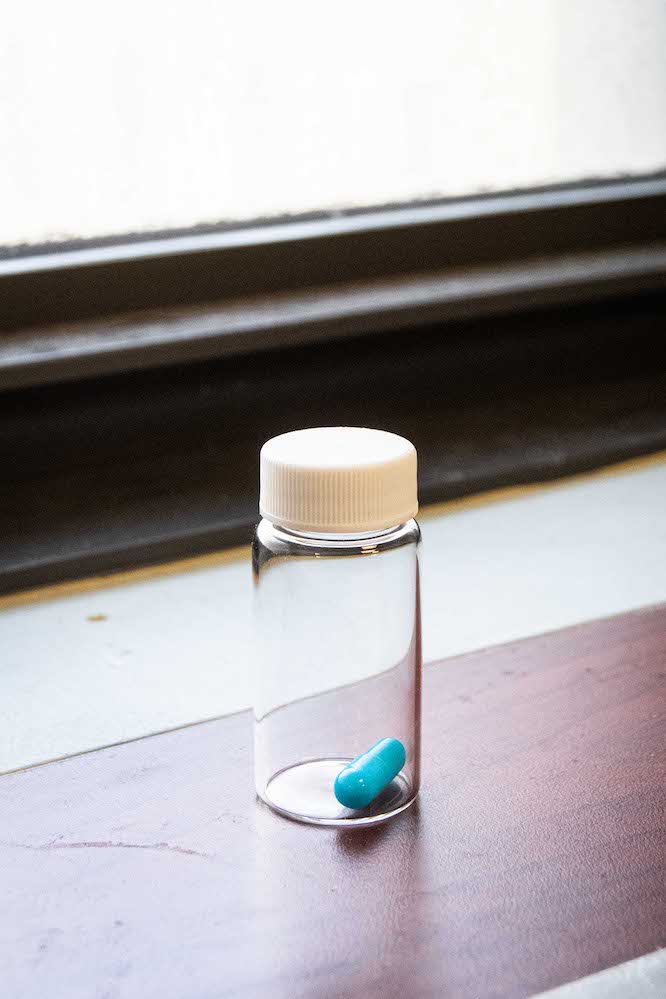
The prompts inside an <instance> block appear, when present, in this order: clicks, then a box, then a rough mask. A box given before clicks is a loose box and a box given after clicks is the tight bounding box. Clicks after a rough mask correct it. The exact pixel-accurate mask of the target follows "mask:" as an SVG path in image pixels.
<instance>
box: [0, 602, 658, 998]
mask: <svg viewBox="0 0 666 999" xmlns="http://www.w3.org/2000/svg"><path fill="white" fill-rule="evenodd" d="M430 612H432V611H430ZM183 682H184V683H186V682H187V666H186V664H183ZM423 706H424V719H423V720H424V785H423V791H422V794H421V797H420V800H419V802H418V805H417V806H416V807H414V808H413V809H411V810H409V811H407V812H406V813H404V814H403V815H401V816H399V817H398V818H397V819H395V820H393V821H392V822H391V823H389V824H387V825H386V826H383V827H376V828H374V829H370V830H364V831H360V830H354V831H349V830H345V831H342V832H339V831H335V830H330V829H318V828H313V827H307V826H301V825H298V824H295V823H290V822H288V821H286V820H284V819H281V818H279V817H278V816H275V815H273V814H272V813H271V812H270V811H269V809H267V808H266V807H265V806H263V805H260V804H258V803H257V802H256V801H255V799H254V795H253V790H252V780H251V772H250V766H251V760H250V734H251V733H250V719H249V716H248V715H247V714H240V715H236V716H233V717H231V718H227V719H222V720H219V721H215V722H208V723H205V724H201V725H196V726H193V727H191V728H187V729H182V730H180V731H176V732H172V733H168V734H166V735H161V736H154V737H152V738H147V739H143V740H141V741H138V742H135V743H131V744H127V745H124V746H119V747H116V748H112V749H107V750H103V751H99V752H96V753H92V754H89V755H87V756H80V757H77V758H74V759H70V760H64V761H62V762H59V763H52V764H49V765H47V766H43V767H38V768H35V769H32V770H27V771H23V772H20V773H16V774H13V775H9V776H6V777H4V778H2V779H0V809H1V814H2V829H1V831H0V840H1V841H2V845H1V846H0V883H1V885H2V896H3V905H2V911H1V914H0V927H1V931H2V932H1V938H2V942H1V943H0V982H1V983H2V994H3V995H5V996H7V997H12V999H27V997H39V999H43V997H47V996H48V997H49V999H59V997H67V999H79V997H80V999H84V997H85V999H91V997H95V999H97V997H99V999H102V997H105V999H130V997H131V999H134V997H137V999H138V997H140V999H151V997H156V999H157V997H160V999H172V997H173V999H213V997H216V999H221V997H236V996H238V997H250V999H254V997H257V999H258V997H262V999H263V997H267V999H306V997H308V999H309V997H352V996H353V997H368V999H372V997H380V996H381V997H383V999H391V997H395V999H407V997H409V999H418V997H447V996H451V997H474V999H476V997H495V996H496V997H524V996H529V995H532V994H534V993H536V992H539V991H541V990H544V989H546V988H550V987H553V986H556V985H558V984H561V983H563V982H566V981H571V980H574V979H577V978H579V977H581V976H583V975H586V974H590V973H592V972H595V971H598V970H600V969H602V968H605V967H609V966H611V965H614V964H617V963H619V962H621V961H625V960H628V959H630V958H633V957H636V956H638V955H640V954H644V953H646V952H648V951H650V950H652V949H654V948H656V947H658V946H661V945H664V944H665V943H666V889H665V886H664V885H665V877H664V875H665V874H666V790H665V788H666V780H665V778H666V767H665V762H666V760H665V750H664V740H665V736H666V608H665V607H662V608H653V609H649V610H645V611H642V612H635V613H631V614H627V615H623V616H621V617H618V618H614V619H610V620H607V621H600V622H595V623H592V624H588V625H583V626H579V627H576V628H572V629H568V630H566V631H562V632H557V633H554V634H551V635H546V636H543V637H540V638H536V639H528V640H526V641H523V642H518V643H515V644H513V645H507V646H503V647H500V648H495V649H489V650H487V651H483V652H479V653H474V654H471V655H467V656H463V657H460V658H458V659H453V660H449V661H448V662H445V663H442V664H439V665H436V666H431V667H429V668H427V669H426V671H425V677H424V705H423Z"/></svg>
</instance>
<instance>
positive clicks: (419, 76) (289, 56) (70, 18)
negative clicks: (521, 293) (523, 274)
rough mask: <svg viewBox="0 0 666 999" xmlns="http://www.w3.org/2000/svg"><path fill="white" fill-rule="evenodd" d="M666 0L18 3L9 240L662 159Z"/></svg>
mask: <svg viewBox="0 0 666 999" xmlns="http://www.w3.org/2000/svg"><path fill="white" fill-rule="evenodd" d="M664 51H666V5H665V4H664V3H663V0H613V2H612V3H610V2H608V0H465V2H464V3H460V2H458V0H412V2H411V3H409V4H404V3H402V2H398V0H382V2H379V0H366V2H364V3H358V2H354V3H352V2H351V0H340V2H339V3H337V4H335V5H334V6H330V5H326V4H316V3H312V2H311V0H284V2H283V3H256V2H255V3H245V4H242V3H234V4H230V3H221V2H220V0H189V2H188V3H182V2H181V0H138V2H137V0H115V2H114V3H113V4H94V3H90V2H87V0H59V2H58V3H45V2H43V0H21V2H20V3H19V2H11V3H8V4H6V5H5V8H4V9H3V17H2V29H1V30H0V144H1V148H0V244H2V243H18V242H21V241H28V242H34V241H41V240H44V239H53V238H64V237H67V236H96V235H103V234H109V233H122V232H128V231H137V230H139V231H142V230H150V229H156V228H160V227H169V226H189V225H192V224H195V223H197V222H211V221H216V220H246V219H252V218H256V217H260V216H271V215H276V214H282V213H294V212H296V213H298V212H304V211H310V210H321V209H327V210H335V209H340V208H347V207H350V206H359V205H360V206H364V205H378V204H382V203H385V202H393V201H409V200H412V199H415V198H424V197H433V196H447V195H460V194H469V193H476V192H481V191H489V190H501V189H510V188H515V187H525V186H534V185H540V184H548V183H553V182H560V181H566V180H576V179H579V178H581V177H613V176H617V175H622V174H627V173H629V174H631V173H642V172H647V171H654V170H657V169H660V168H663V167H666V60H665V59H664Z"/></svg>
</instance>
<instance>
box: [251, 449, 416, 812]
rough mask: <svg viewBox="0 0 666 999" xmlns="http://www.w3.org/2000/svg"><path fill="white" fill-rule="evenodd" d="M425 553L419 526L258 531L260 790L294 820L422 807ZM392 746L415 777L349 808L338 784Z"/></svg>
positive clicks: (406, 776) (401, 778) (405, 771)
mask: <svg viewBox="0 0 666 999" xmlns="http://www.w3.org/2000/svg"><path fill="white" fill-rule="evenodd" d="M398 440H402V439H401V438H398ZM407 443H408V442H407ZM410 447H411V445H410ZM414 477H415V473H414ZM414 488H415V487H414ZM419 541H420V532H419V527H418V524H417V523H416V521H415V520H413V519H409V520H407V521H406V522H405V523H402V524H399V525H396V526H395V527H390V528H384V529H382V530H373V531H371V532H361V533H358V532H355V533H344V534H341V533H325V534H324V533H319V532H314V533H313V532H309V531H308V532H303V531H296V530H292V529H287V528H285V527H282V526H280V525H279V524H276V523H271V522H270V521H268V520H266V519H263V520H262V521H261V522H260V524H259V526H258V527H257V531H256V535H255V540H254V546H253V571H254V580H255V629H256V638H257V644H256V649H257V683H256V696H255V775H256V788H257V794H258V795H259V796H260V797H261V798H262V799H263V800H264V801H265V802H266V803H267V804H268V805H270V806H271V808H273V809H275V810H276V811H278V812H280V813H282V814H283V815H286V816H288V817H289V818H293V819H298V820H301V821H303V822H311V823H318V824H322V825H333V826H354V825H370V824H373V823H376V822H381V821H383V820H384V819H387V818H389V817H390V816H392V815H395V814H397V813H398V812H401V811H402V810H403V809H405V808H407V807H408V806H409V805H410V804H411V803H412V802H413V800H414V798H415V797H416V794H417V792H418V790H419V781H420V741H421V732H420V729H421V623H420V603H419V556H418V547H419ZM384 739H390V740H398V741H399V743H401V744H402V746H403V747H404V765H403V766H401V767H400V770H399V772H398V773H396V774H395V776H393V777H392V779H390V781H389V782H388V783H386V785H385V786H383V787H382V789H381V790H380V792H379V793H378V794H377V795H376V797H374V799H373V800H372V801H370V803H369V804H367V805H366V806H365V807H361V808H350V807H346V806H344V805H342V804H341V803H340V801H339V800H338V798H337V797H336V792H335V790H334V789H335V786H336V783H335V782H336V777H337V776H338V775H339V774H340V772H341V771H342V770H343V769H344V768H345V767H346V766H347V765H348V764H349V763H350V762H351V761H354V760H356V758H357V757H359V756H362V755H363V754H364V753H366V752H367V750H369V749H370V747H373V746H374V745H375V744H376V743H378V742H379V741H380V740H384Z"/></svg>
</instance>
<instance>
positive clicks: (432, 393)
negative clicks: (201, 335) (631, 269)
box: [0, 294, 666, 592]
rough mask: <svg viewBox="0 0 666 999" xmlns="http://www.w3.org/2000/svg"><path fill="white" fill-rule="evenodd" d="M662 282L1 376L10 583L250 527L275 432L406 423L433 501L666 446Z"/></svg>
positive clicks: (153, 553) (1, 567) (149, 554)
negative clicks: (220, 349)
mask: <svg viewBox="0 0 666 999" xmlns="http://www.w3.org/2000/svg"><path fill="white" fill-rule="evenodd" d="M665 312H666V300H665V299H664V296H663V295H654V294H652V295H642V296H634V297H630V298H626V299H617V300H609V301H605V302H597V303H595V304H587V305H575V306H574V305H572V304H570V305H569V306H567V307H564V308H563V307H559V308H551V309H541V310H537V311H532V312H530V311H527V312H521V313H513V314H511V315H506V316H503V317H502V316H493V317H492V320H489V319H476V320H474V321H467V322H460V321H459V322H453V321H451V322H450V323H448V324H447V327H446V333H445V335H444V332H443V330H442V327H441V325H439V324H435V325H432V326H429V327H419V328H414V329H409V330H402V331H395V332H388V331H386V332H384V333H382V336H381V339H378V338H377V337H376V336H366V337H360V338H351V337H350V338H348V339H347V340H346V341H344V342H330V343H325V344H317V345H313V344H309V345H306V346H302V347H294V348H292V349H290V350H285V349H283V350H265V351H263V352H260V353H253V354H248V355H245V354H240V355H237V356H229V357H224V358H221V359H217V360H214V361H209V362H206V363H203V364H191V365H187V366H185V365H180V366H172V367H164V368H159V369H155V370H149V371H148V370H146V371H137V372H135V373H133V374H125V375H122V376H121V375H117V376H114V377H108V378H98V379H91V380H88V381H78V382H71V383H68V382H66V383H63V384H54V385H44V386H41V387H35V388H30V389H24V390H21V391H13V392H5V393H3V394H0V462H1V463H2V467H3V468H4V469H5V478H4V483H3V486H2V488H1V489H0V525H1V527H2V530H1V532H0V590H2V591H5V592H7V591H8V590H11V589H16V588H19V587H27V586H35V585H39V584H43V583H47V582H55V581H58V580H60V579H67V578H73V577H76V576H81V575H88V574H95V573H100V572H109V571H112V570H114V569H121V568H127V567H131V566H134V565H141V564H148V563H150V562H157V561H161V560H166V559H172V558H178V557H185V556H187V555H190V554H194V553H200V552H206V551H211V550H215V549H218V548H220V547H224V546H227V545H234V544H240V543H245V542H249V540H250V538H251V534H252V527H253V524H254V523H255V521H256V517H257V485H258V483H257V476H258V469H257V458H258V453H259V448H260V446H261V444H262V443H263V441H264V440H266V439H267V438H268V437H271V436H273V435H274V434H276V433H280V432H283V431H285V430H291V429H294V428H296V427H303V426H312V425H318V424H321V422H322V421H323V420H324V421H325V422H327V423H332V424H335V423H346V424H350V423H351V424H358V425H366V426H378V427H384V428H386V429H389V430H394V431H396V432H398V433H401V434H404V435H405V436H407V437H409V438H410V439H412V440H413V441H414V443H415V444H416V446H417V448H418V450H419V475H420V481H419V488H420V495H421V501H422V502H423V503H429V502H435V501H438V500H443V499H451V498H454V497H457V496H463V495H466V494H469V493H473V492H478V491H481V490H484V489H492V488H496V487H498V486H505V485H511V484H516V483H525V482H534V481H543V480H548V479H553V478H557V477H559V476H562V475H566V474H570V473H572V472H576V471H582V470H586V469H591V468H597V467H599V466H601V465H604V464H608V463H611V462H613V461H620V460H623V459H625V458H629V457H632V456H635V455H641V454H647V453H650V452H652V451H656V450H660V449H663V448H666V340H665V338H664V335H663V333H664V314H665Z"/></svg>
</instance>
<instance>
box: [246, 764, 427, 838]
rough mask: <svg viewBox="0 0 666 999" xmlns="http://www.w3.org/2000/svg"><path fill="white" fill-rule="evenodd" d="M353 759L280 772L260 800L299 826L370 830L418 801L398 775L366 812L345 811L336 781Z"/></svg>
mask: <svg viewBox="0 0 666 999" xmlns="http://www.w3.org/2000/svg"><path fill="white" fill-rule="evenodd" d="M350 762H351V758H349V759H346V758H337V759H325V760H307V761H305V762H303V763H297V764H295V765H294V766H291V767H287V768H286V769H285V770H280V771H278V773H276V774H275V775H274V776H273V777H271V779H270V780H269V782H268V784H267V785H266V789H265V791H264V792H263V793H261V792H259V797H260V798H261V799H262V800H263V801H265V802H266V804H267V805H270V807H271V808H272V809H273V810H274V811H276V812H278V813H279V814H280V815H284V816H286V818H288V819H294V820H295V821H297V822H308V823H310V824H312V825H318V826H338V827H342V828H346V827H351V826H371V825H376V824H377V823H378V822H385V821H386V820H387V819H390V818H392V817H393V816H394V815H398V814H399V812H402V811H404V810H405V809H406V808H408V807H409V806H410V805H411V803H412V802H413V801H414V799H415V798H416V793H417V792H416V791H415V790H414V788H413V786H412V784H411V783H410V782H409V781H408V780H407V778H406V777H405V775H404V773H402V772H401V773H399V774H398V776H397V777H395V778H394V779H393V780H392V781H391V783H390V784H388V785H387V787H385V788H384V789H383V791H381V792H380V794H378V795H377V797H376V798H374V799H373V800H372V801H371V802H370V804H369V805H367V806H366V807H365V808H359V809H352V808H345V807H344V805H341V804H340V802H339V801H338V800H337V798H336V797H335V794H334V791H333V785H334V783H335V778H336V777H337V775H338V774H339V773H340V770H342V768H343V767H345V766H347V764H348V763H350Z"/></svg>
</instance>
